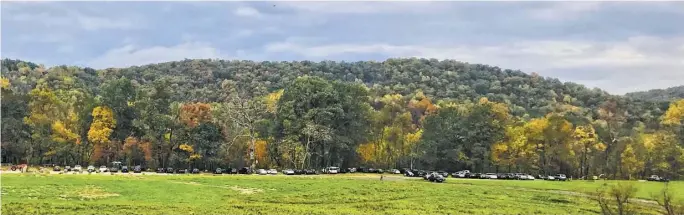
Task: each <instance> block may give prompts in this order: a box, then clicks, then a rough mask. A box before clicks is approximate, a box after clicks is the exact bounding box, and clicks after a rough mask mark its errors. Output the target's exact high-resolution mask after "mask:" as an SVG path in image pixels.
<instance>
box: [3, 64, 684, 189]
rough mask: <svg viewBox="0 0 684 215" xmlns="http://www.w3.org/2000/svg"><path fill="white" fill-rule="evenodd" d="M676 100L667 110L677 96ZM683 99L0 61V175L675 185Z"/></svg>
mask: <svg viewBox="0 0 684 215" xmlns="http://www.w3.org/2000/svg"><path fill="white" fill-rule="evenodd" d="M673 98H675V97H673ZM682 123H684V100H675V99H672V100H668V99H657V100H647V99H641V98H639V96H617V95H610V94H608V93H606V92H605V91H602V90H600V89H588V88H586V87H584V86H583V85H580V84H576V83H570V82H565V83H564V82H561V81H559V80H557V79H553V78H545V77H541V76H539V75H537V74H526V73H523V72H521V71H514V70H506V69H500V68H498V67H492V66H487V65H479V64H468V63H463V62H458V61H454V60H441V61H440V60H435V59H417V58H410V59H388V60H386V61H383V62H375V61H361V62H334V61H323V62H311V61H294V62H268V61H267V62H253V61H224V60H184V61H174V62H167V63H160V64H151V65H143V66H134V67H128V68H109V69H103V70H95V69H92V68H80V67H73V66H55V67H51V68H45V67H44V66H41V65H38V64H35V63H30V62H24V61H20V60H9V59H4V60H2V162H11V163H20V162H28V163H30V164H36V165H37V164H45V163H54V164H61V165H73V164H82V165H85V164H95V165H100V164H108V163H110V162H111V161H115V160H118V161H122V162H124V163H125V164H127V165H143V166H145V167H148V168H156V167H167V166H174V167H185V166H187V167H198V168H203V169H210V168H215V167H226V166H231V167H239V166H252V167H259V168H270V167H279V168H321V167H324V166H329V165H335V166H341V167H352V166H355V167H358V166H365V167H376V168H423V169H442V170H451V171H454V170H461V169H470V170H471V171H478V172H483V171H525V172H529V173H535V174H536V173H540V174H555V173H565V174H568V175H572V176H575V177H582V176H588V175H599V174H604V175H607V176H610V177H614V178H632V177H643V176H645V175H648V174H661V175H664V176H667V177H675V178H677V177H681V176H682V175H683V174H684V171H682V166H683V165H684V128H683V125H682Z"/></svg>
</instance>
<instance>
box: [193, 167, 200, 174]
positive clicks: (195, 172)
mask: <svg viewBox="0 0 684 215" xmlns="http://www.w3.org/2000/svg"><path fill="white" fill-rule="evenodd" d="M199 173H200V170H199V169H197V168H194V169H192V174H199Z"/></svg>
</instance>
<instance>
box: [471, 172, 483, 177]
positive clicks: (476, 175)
mask: <svg viewBox="0 0 684 215" xmlns="http://www.w3.org/2000/svg"><path fill="white" fill-rule="evenodd" d="M481 177H482V173H471V174H470V177H469V178H481Z"/></svg>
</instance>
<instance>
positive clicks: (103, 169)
mask: <svg viewBox="0 0 684 215" xmlns="http://www.w3.org/2000/svg"><path fill="white" fill-rule="evenodd" d="M98 172H109V169H107V166H100V169H99V171H98Z"/></svg>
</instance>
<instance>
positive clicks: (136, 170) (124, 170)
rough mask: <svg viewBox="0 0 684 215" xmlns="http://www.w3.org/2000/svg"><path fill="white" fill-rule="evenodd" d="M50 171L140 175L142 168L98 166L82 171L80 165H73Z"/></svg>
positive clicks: (55, 167)
mask: <svg viewBox="0 0 684 215" xmlns="http://www.w3.org/2000/svg"><path fill="white" fill-rule="evenodd" d="M52 171H55V172H65V173H69V172H74V173H82V172H84V171H85V172H88V173H105V172H119V171H121V172H122V173H128V172H131V171H132V172H133V173H141V172H142V171H143V169H142V167H140V166H135V167H133V168H132V169H131V168H129V167H128V166H121V167H116V166H113V167H107V166H100V168H95V166H92V165H91V166H88V167H87V168H86V169H85V170H83V167H81V165H75V166H74V167H71V166H65V167H64V168H62V167H60V166H53V167H52Z"/></svg>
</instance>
